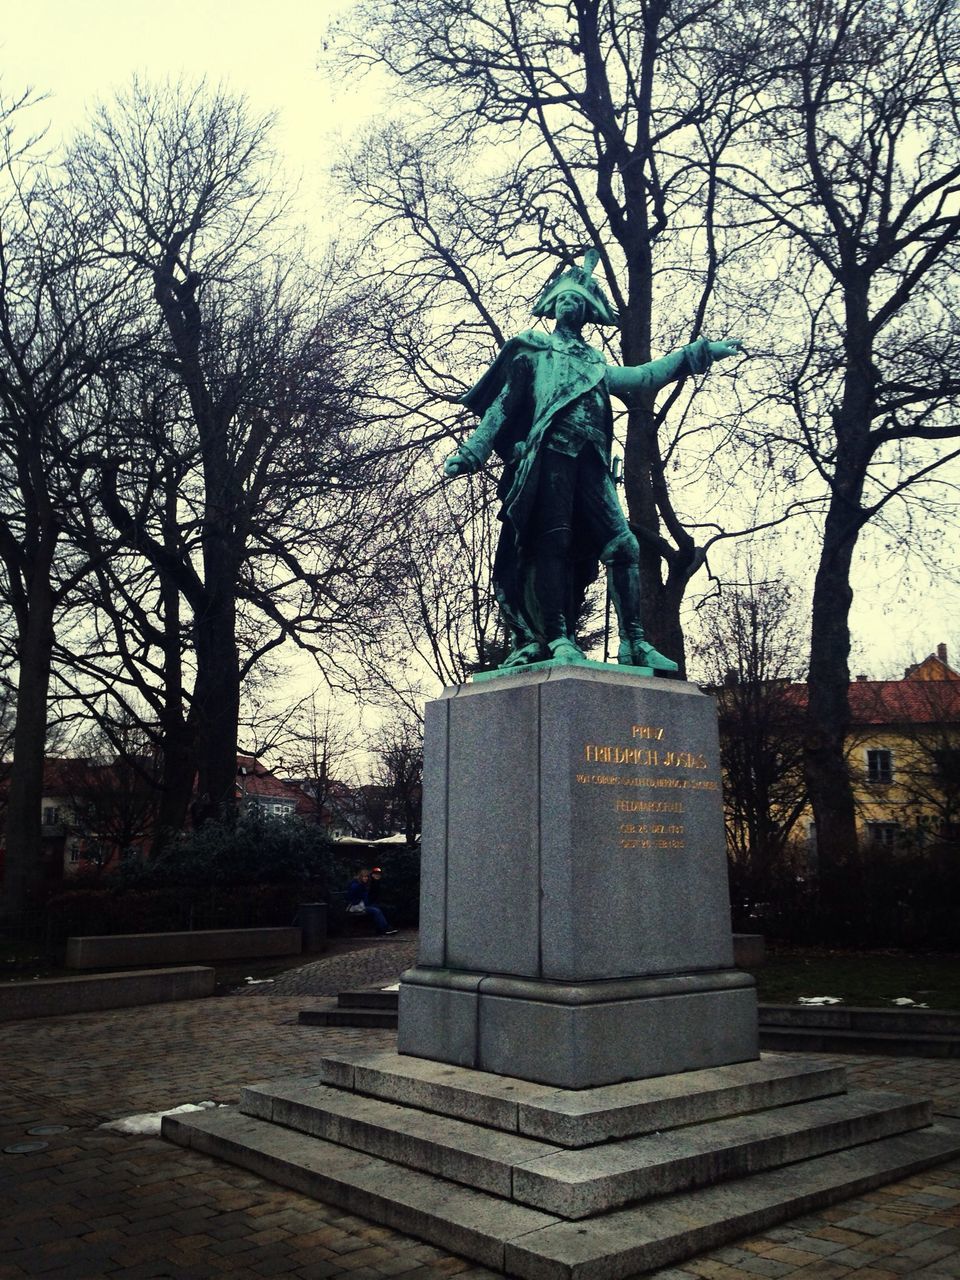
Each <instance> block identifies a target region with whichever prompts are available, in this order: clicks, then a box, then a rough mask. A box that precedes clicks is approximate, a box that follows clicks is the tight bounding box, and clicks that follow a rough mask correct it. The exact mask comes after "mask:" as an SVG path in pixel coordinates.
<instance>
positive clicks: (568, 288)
mask: <svg viewBox="0 0 960 1280" xmlns="http://www.w3.org/2000/svg"><path fill="white" fill-rule="evenodd" d="M599 261H600V254H599V252H598V251H597V250H596V249H588V250H587V251H586V253H585V254H584V255H583V265H582V266H579V267H568V268H567V269H564V267H563V266H562V265H561V266H559V267H557V269H556V270H555V271H554V273H553V275H552V276H551V277H550V279H549V280H548V281H547V283H546V284H545V285H544V287H543V289H542V290H541V293H540V297H539V298H538V299H537V301H536V302H535V303H534V306H533V314H534V315H535V316H549V317H551V318H556V310H555V308H556V303H557V298H559V297H560V295H561V293H575V294H576V295H577V296H578V297H580V298H582V299H583V301H584V303H585V304H586V316H585V319H586V320H588V321H590V322H591V323H592V324H602V325H618V324H619V323H620V317H619V315H618V314H617V312H616V311H615V310H614V309H613V307H612V306H611V305H610V300H609V298H608V297H607V295H606V294H605V293H604V292H603V289H602V288H601V287H600V284H599V282H598V281H597V280H595V279H594V276H593V269H594V267H595V266H596V265H597V263H598V262H599Z"/></svg>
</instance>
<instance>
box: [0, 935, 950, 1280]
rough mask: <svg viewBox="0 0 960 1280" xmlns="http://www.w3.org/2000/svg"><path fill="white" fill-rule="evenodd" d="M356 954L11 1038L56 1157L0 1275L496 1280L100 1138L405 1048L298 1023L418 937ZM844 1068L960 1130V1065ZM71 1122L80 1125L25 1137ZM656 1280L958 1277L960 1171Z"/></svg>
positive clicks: (31, 1156)
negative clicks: (361, 1055) (335, 1055)
mask: <svg viewBox="0 0 960 1280" xmlns="http://www.w3.org/2000/svg"><path fill="white" fill-rule="evenodd" d="M350 945H351V947H352V949H350V950H341V951H340V952H339V953H338V954H335V955H331V956H328V957H324V958H322V959H320V960H316V961H313V962H311V963H307V964H305V965H304V966H303V967H301V968H298V969H293V970H289V971H287V972H286V973H284V974H281V975H278V976H277V978H276V979H275V981H274V982H272V983H268V982H265V983H260V984H257V985H249V986H245V987H244V988H243V989H241V990H238V991H237V992H235V993H232V994H229V995H225V996H220V997H215V998H211V999H207V1000H195V1001H190V1002H184V1003H180V1004H167V1005H151V1006H147V1007H144V1008H139V1009H119V1010H114V1011H112V1012H109V1013H87V1014H77V1015H75V1016H64V1017H57V1018H46V1019H37V1020H33V1021H27V1022H19V1023H8V1024H5V1025H4V1026H3V1027H0V1149H2V1148H4V1147H11V1146H17V1145H20V1144H24V1143H39V1142H45V1143H47V1144H48V1145H47V1146H46V1147H45V1148H44V1149H43V1150H38V1151H33V1152H29V1153H25V1154H0V1209H2V1216H0V1280H13V1278H14V1277H22V1276H42V1277H45V1278H47V1280H66V1278H69V1280H83V1278H84V1277H91V1278H93V1277H100V1276H110V1277H129V1278H130V1280H133V1278H134V1277H136V1278H137V1280H140V1278H143V1280H147V1278H149V1277H169V1278H170V1280H204V1278H205V1277H208V1276H209V1277H214V1276H221V1275H222V1276H229V1277H236V1280H254V1278H255V1277H270V1276H294V1277H299V1278H300V1280H319V1278H320V1277H328V1276H344V1277H350V1278H351V1280H379V1278H381V1277H404V1278H405V1280H440V1277H445V1276H462V1277H465V1278H479V1277H481V1276H492V1275H493V1274H494V1273H492V1272H490V1271H487V1270H486V1269H484V1268H482V1267H478V1266H476V1265H475V1264H473V1263H470V1262H467V1261H465V1260H463V1259H461V1258H456V1257H452V1256H450V1255H448V1254H445V1253H444V1252H443V1251H442V1250H440V1249H436V1248H433V1247H432V1246H430V1245H425V1244H421V1243H420V1242H418V1241H416V1240H413V1239H410V1238H408V1237H405V1236H401V1235H399V1234H397V1233H396V1232H394V1231H390V1230H387V1229H386V1228H383V1227H377V1226H374V1225H372V1224H370V1223H367V1222H364V1221H363V1220H361V1219H359V1218H356V1217H353V1216H351V1215H349V1214H344V1213H343V1212H341V1211H340V1210H338V1209H335V1208H331V1207H329V1206H327V1205H323V1204H318V1203H317V1202H315V1201H313V1200H308V1199H306V1198H304V1197H303V1196H300V1195H297V1194H296V1193H294V1192H291V1191H287V1190H284V1189H282V1188H279V1187H276V1186H274V1185H272V1184H271V1183H268V1182H264V1181H263V1180H262V1179H260V1178H257V1177H254V1176H252V1175H250V1174H247V1173H244V1172H243V1171H241V1170H238V1169H234V1168H232V1167H231V1166H229V1165H225V1164H221V1163H218V1162H215V1161H213V1160H211V1159H209V1158H207V1157H205V1156H202V1155H198V1154H196V1153H194V1152H191V1151H187V1150H184V1149H183V1148H180V1147H175V1146H172V1145H170V1144H168V1143H165V1142H163V1141H161V1140H160V1139H159V1138H153V1137H143V1136H129V1135H124V1134H120V1133H116V1132H111V1131H109V1130H104V1129H102V1128H100V1125H101V1124H103V1123H104V1122H105V1121H108V1120H114V1119H117V1118H119V1117H122V1116H127V1115H130V1114H133V1113H137V1112H147V1111H158V1110H161V1109H164V1108H170V1107H174V1106H178V1105H180V1104H182V1103H186V1102H200V1101H207V1100H211V1101H214V1102H235V1101H236V1100H237V1097H238V1095H239V1092H240V1090H241V1088H242V1087H243V1086H244V1085H246V1084H250V1083H252V1082H253V1081H256V1080H266V1079H271V1078H277V1077H281V1076H286V1075H305V1074H309V1073H310V1071H311V1070H312V1069H313V1065H314V1063H315V1062H316V1060H317V1058H318V1057H320V1056H321V1055H322V1054H324V1053H327V1052H330V1051H334V1050H338V1049H343V1048H345V1047H347V1046H359V1047H366V1048H370V1049H371V1050H373V1049H386V1048H391V1047H392V1046H393V1043H394V1039H395V1033H394V1032H392V1031H377V1030H363V1031H360V1030H353V1029H340V1028H318V1027H301V1026H299V1025H298V1023H297V1014H298V1012H299V1010H300V1009H301V1008H306V1007H309V1005H310V1001H311V998H316V997H320V996H325V995H328V994H331V993H333V992H336V991H337V990H339V989H341V988H344V987H349V986H365V985H371V984H374V983H384V984H386V983H389V982H392V981H395V980H396V978H397V977H398V976H399V973H400V972H401V971H402V970H403V969H404V968H406V967H407V966H408V965H409V964H410V963H411V962H412V959H413V951H414V946H415V943H414V941H413V939H412V938H411V937H410V936H407V937H404V936H402V935H401V937H399V938H397V939H386V940H372V939H363V940H359V939H358V940H357V941H356V943H355V944H350ZM819 1056H823V1057H825V1056H827V1055H819ZM834 1060H835V1061H839V1062H843V1063H844V1064H846V1065H847V1067H848V1070H849V1075H850V1080H851V1084H854V1085H863V1086H867V1087H874V1088H887V1089H895V1090H898V1091H902V1092H905V1093H920V1094H923V1095H926V1096H928V1097H932V1098H934V1099H935V1107H936V1110H937V1111H938V1112H940V1113H942V1114H948V1115H952V1116H956V1117H960V1060H956V1059H955V1060H946V1061H937V1060H922V1059H916V1058H867V1057H852V1056H849V1055H844V1056H843V1057H839V1056H837V1057H835V1059H834ZM60 1125H65V1126H69V1127H68V1128H67V1129H66V1131H65V1132H61V1133H54V1134H46V1135H43V1134H41V1135H30V1134H29V1132H28V1131H29V1130H30V1129H32V1128H36V1127H38V1126H60ZM655 1274H656V1276H657V1277H658V1278H659V1280H688V1278H690V1277H703V1278H704V1280H757V1278H758V1277H764V1276H768V1277H776V1276H781V1277H788V1278H790V1280H800V1278H801V1277H802V1278H803V1280H843V1278H844V1277H847V1276H851V1277H856V1278H857V1280H895V1278H896V1277H904V1276H910V1277H913V1276H916V1277H923V1280H941V1278H943V1280H946V1277H953V1278H956V1277H960V1161H955V1162H953V1163H951V1164H949V1165H944V1166H940V1167H939V1168H936V1169H932V1170H930V1171H928V1172H926V1173H923V1174H920V1175H917V1176H915V1177H912V1178H909V1179H907V1180H905V1181H903V1182H900V1183H897V1184H895V1185H893V1186H889V1187H883V1188H880V1189H879V1190H877V1191H874V1192H872V1193H870V1194H869V1195H866V1196H862V1197H859V1198H858V1199H856V1200H852V1201H847V1202H846V1203H844V1204H841V1205H836V1206H834V1207H833V1208H830V1209H826V1210H822V1211H820V1212H817V1213H813V1214H810V1215H808V1216H806V1217H804V1218H800V1219H797V1220H795V1221H794V1222H791V1223H788V1224H786V1225H783V1226H780V1227H777V1228H774V1229H772V1230H770V1231H768V1232H766V1233H764V1234H762V1235H758V1236H755V1237H752V1238H750V1239H746V1240H742V1241H740V1242H739V1243H738V1244H737V1245H735V1246H727V1247H725V1248H722V1249H718V1250H716V1251H715V1252H713V1253H711V1254H707V1255H704V1256H703V1257H701V1258H699V1259H698V1260H696V1261H693V1262H688V1263H686V1264H685V1265H684V1266H682V1267H674V1268H670V1269H668V1270H664V1271H660V1272H657V1273H655Z"/></svg>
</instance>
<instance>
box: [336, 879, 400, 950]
mask: <svg viewBox="0 0 960 1280" xmlns="http://www.w3.org/2000/svg"><path fill="white" fill-rule="evenodd" d="M369 892H370V872H369V871H366V870H361V871H357V872H355V874H354V877H353V879H352V880H351V881H350V883H349V884H348V885H347V915H349V916H354V915H368V916H369V917H370V919H371V920H372V921H373V924H374V928H375V929H376V931H377V933H379V934H393V933H396V932H397V931H396V929H391V928H390V926H389V925H388V923H387V917H386V916H385V915H384V914H383V912H382V911H381V910H380V908H379V907H378V906H376V905H375V903H373V902H371V901H370V899H369Z"/></svg>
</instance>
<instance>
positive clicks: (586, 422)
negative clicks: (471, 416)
mask: <svg viewBox="0 0 960 1280" xmlns="http://www.w3.org/2000/svg"><path fill="white" fill-rule="evenodd" d="M597 259H598V254H597V253H596V250H590V251H589V252H588V253H587V254H586V256H585V257H584V262H583V267H582V268H581V267H572V268H570V269H569V270H567V271H562V270H561V271H559V272H557V273H555V274H554V276H553V277H552V278H551V279H550V280H549V281H548V283H547V285H546V287H545V288H544V290H543V292H542V293H541V295H540V297H539V299H538V300H537V303H536V305H535V307H534V315H537V316H550V317H552V318H554V319H555V320H556V325H555V328H554V331H553V333H543V332H540V331H539V330H532V329H531V330H527V331H526V332H525V333H521V334H520V335H519V336H518V337H516V338H511V339H510V341H509V342H507V343H506V345H505V346H504V347H503V350H502V351H501V352H500V354H499V355H498V356H497V358H496V360H495V361H494V362H493V364H492V365H491V366H490V368H489V369H488V370H487V372H486V373H485V374H484V375H483V377H482V378H481V379H480V381H479V382H478V383H477V384H476V386H475V387H473V388H472V390H470V391H468V392H467V394H466V395H465V396H464V397H463V403H464V404H466V405H468V406H469V408H471V409H472V410H473V411H474V413H476V414H477V415H478V416H479V417H480V419H481V421H480V425H479V427H478V428H477V429H476V431H474V432H473V434H472V435H471V436H470V437H469V439H467V440H466V441H465V442H464V443H463V444H462V445H461V446H460V448H459V449H458V450H457V452H456V453H454V454H451V455H450V457H449V458H447V460H446V463H445V464H444V470H445V472H446V474H447V475H448V476H459V475H464V474H467V473H468V472H472V471H477V470H479V468H480V467H481V466H482V465H483V464H484V462H486V460H487V458H489V456H490V454H491V453H492V452H496V453H497V454H498V455H499V456H500V457H501V458H502V459H503V461H504V464H505V465H504V469H503V476H502V479H501V481H500V485H499V488H498V491H497V492H498V496H499V497H500V498H501V500H502V502H503V507H502V510H501V512H500V519H501V520H502V521H503V529H502V531H501V534H500V541H499V544H498V546H497V554H496V558H495V561H494V567H493V582H494V590H495V592H496V597H497V601H498V603H499V605H500V607H501V609H502V611H503V615H504V618H505V620H506V622H507V624H508V626H509V628H510V632H511V635H512V638H513V643H514V648H513V651H512V652H511V653H510V655H509V656H508V657H507V659H506V661H505V662H504V663H503V667H504V668H513V667H523V666H528V665H529V664H530V663H533V662H542V661H545V660H550V659H552V660H554V661H558V662H582V661H584V660H585V659H584V654H583V652H582V650H581V649H580V648H579V647H578V645H577V643H576V640H575V620H576V617H577V614H578V612H579V609H580V606H581V604H582V602H583V598H584V595H585V593H586V590H587V587H588V586H589V584H590V583H591V582H592V581H593V579H594V578H595V577H596V573H597V561H598V560H599V561H600V563H602V564H604V565H606V566H607V567H608V570H609V578H610V594H611V596H612V598H613V603H614V607H615V608H616V612H617V622H618V626H619V633H620V646H619V649H618V651H617V660H618V661H619V662H621V663H626V664H629V665H632V666H640V667H649V668H653V669H654V670H659V671H676V670H677V664H676V663H675V662H671V660H670V659H669V658H665V657H664V656H663V655H662V654H660V653H658V652H657V651H656V649H654V648H653V646H652V645H650V644H648V643H647V641H646V639H645V638H644V633H643V626H642V624H641V618H640V570H639V547H638V545H637V540H636V538H635V537H634V535H633V533H632V532H631V531H630V527H629V525H628V524H627V521H626V517H625V516H624V514H623V511H622V509H621V507H620V502H619V500H618V498H617V493H616V488H615V486H614V483H613V479H612V477H611V474H610V449H611V445H612V442H613V413H612V410H611V407H610V395H611V393H612V394H613V395H615V396H616V397H617V398H618V399H619V400H622V401H623V402H624V403H625V404H627V405H630V404H631V403H632V402H633V400H634V397H636V395H637V394H638V393H639V392H642V391H651V390H652V391H658V390H659V389H660V388H661V387H664V386H666V385H667V383H669V382H674V381H676V380H677V379H679V378H683V377H685V376H686V375H688V374H696V373H705V372H706V371H707V370H708V369H709V368H710V366H711V364H712V363H713V361H714V360H720V359H723V358H724V357H725V356H732V355H737V354H739V353H740V352H741V350H742V348H741V344H740V342H739V340H731V341H729V342H708V341H707V340H706V339H705V338H701V339H700V340H699V341H697V342H693V343H691V344H690V345H689V346H686V347H682V348H681V349H680V350H679V351H674V352H672V353H671V354H670V355H668V356H664V357H663V358H662V359H660V360H653V361H651V362H650V363H649V364H641V365H635V366H632V367H628V368H624V367H622V366H619V365H611V364H607V362H606V360H605V358H604V356H603V355H602V354H601V353H600V352H599V351H596V350H594V349H593V348H592V347H590V346H588V345H587V343H586V342H584V340H583V338H582V336H581V329H582V327H583V325H584V324H585V323H587V322H590V323H593V324H598V325H616V324H617V323H618V319H619V318H618V316H617V314H616V312H615V311H614V310H613V308H612V307H611V305H610V302H609V300H608V299H607V297H606V296H605V294H604V292H603V290H602V289H601V287H600V285H599V284H598V282H597V281H596V280H595V279H594V278H593V268H594V266H595V265H596V262H597Z"/></svg>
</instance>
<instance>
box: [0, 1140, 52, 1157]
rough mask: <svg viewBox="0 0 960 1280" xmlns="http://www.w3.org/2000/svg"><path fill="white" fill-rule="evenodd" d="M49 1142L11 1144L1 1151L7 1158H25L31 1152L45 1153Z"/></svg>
mask: <svg viewBox="0 0 960 1280" xmlns="http://www.w3.org/2000/svg"><path fill="white" fill-rule="evenodd" d="M49 1145H50V1143H49V1142H13V1143H11V1144H10V1146H9V1147H4V1148H3V1150H4V1152H5V1153H6V1155H8V1156H27V1155H30V1153H31V1152H33V1151H46V1149H47V1147H49Z"/></svg>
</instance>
